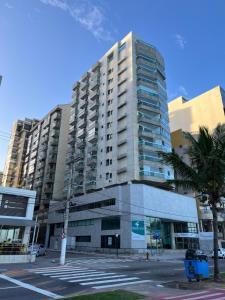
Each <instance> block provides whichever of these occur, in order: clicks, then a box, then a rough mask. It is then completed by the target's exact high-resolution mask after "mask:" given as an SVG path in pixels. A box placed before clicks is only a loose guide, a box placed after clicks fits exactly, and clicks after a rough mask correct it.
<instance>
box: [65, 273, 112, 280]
mask: <svg viewBox="0 0 225 300" xmlns="http://www.w3.org/2000/svg"><path fill="white" fill-rule="evenodd" d="M106 274H115V273H105V272H96V273H95V274H91V275H81V276H79V275H77V276H76V275H75V276H70V277H67V278H59V279H60V280H68V279H73V278H74V279H76V278H83V277H86V278H87V277H95V276H100V275H102V276H103V275H106Z"/></svg>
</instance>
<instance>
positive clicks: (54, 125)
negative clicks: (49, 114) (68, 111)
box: [52, 120, 60, 129]
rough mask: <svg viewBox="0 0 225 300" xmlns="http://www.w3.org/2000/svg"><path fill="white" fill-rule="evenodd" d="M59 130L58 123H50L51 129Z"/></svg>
mask: <svg viewBox="0 0 225 300" xmlns="http://www.w3.org/2000/svg"><path fill="white" fill-rule="evenodd" d="M59 128H60V121H57V120H56V121H53V122H52V129H59Z"/></svg>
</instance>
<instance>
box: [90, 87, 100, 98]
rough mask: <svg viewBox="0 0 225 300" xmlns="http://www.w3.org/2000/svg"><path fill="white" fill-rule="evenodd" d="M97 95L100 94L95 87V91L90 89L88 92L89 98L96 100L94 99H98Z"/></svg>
mask: <svg viewBox="0 0 225 300" xmlns="http://www.w3.org/2000/svg"><path fill="white" fill-rule="evenodd" d="M99 95H100V92H99V90H97V89H96V90H95V91H91V92H90V99H91V100H96V99H98V97H99Z"/></svg>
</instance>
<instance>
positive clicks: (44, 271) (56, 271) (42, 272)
mask: <svg viewBox="0 0 225 300" xmlns="http://www.w3.org/2000/svg"><path fill="white" fill-rule="evenodd" d="M80 270H88V269H87V268H84V269H83V268H76V269H75V268H70V269H59V270H54V271H49V270H43V271H37V272H35V273H36V274H44V273H46V274H50V273H52V274H53V273H60V272H71V271H80Z"/></svg>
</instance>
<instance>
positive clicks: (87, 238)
mask: <svg viewBox="0 0 225 300" xmlns="http://www.w3.org/2000/svg"><path fill="white" fill-rule="evenodd" d="M76 242H78V243H90V242H91V236H90V235H80V236H76Z"/></svg>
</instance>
